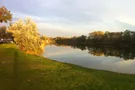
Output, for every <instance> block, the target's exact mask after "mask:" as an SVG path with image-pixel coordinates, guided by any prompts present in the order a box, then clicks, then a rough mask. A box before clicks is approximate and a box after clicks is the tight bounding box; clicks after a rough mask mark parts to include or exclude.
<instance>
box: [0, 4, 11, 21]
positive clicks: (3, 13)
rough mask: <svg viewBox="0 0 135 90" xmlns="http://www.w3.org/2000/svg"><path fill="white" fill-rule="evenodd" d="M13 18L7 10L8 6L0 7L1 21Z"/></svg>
mask: <svg viewBox="0 0 135 90" xmlns="http://www.w3.org/2000/svg"><path fill="white" fill-rule="evenodd" d="M11 20H12V14H11V13H10V11H8V10H7V8H6V7H4V6H2V7H0V22H1V23H2V22H7V21H11Z"/></svg>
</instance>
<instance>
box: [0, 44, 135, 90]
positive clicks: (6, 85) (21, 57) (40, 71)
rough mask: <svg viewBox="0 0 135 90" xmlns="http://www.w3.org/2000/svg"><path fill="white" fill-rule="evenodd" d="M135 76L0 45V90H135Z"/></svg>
mask: <svg viewBox="0 0 135 90" xmlns="http://www.w3.org/2000/svg"><path fill="white" fill-rule="evenodd" d="M134 88H135V75H126V74H119V73H113V72H108V71H100V70H92V69H87V68H83V67H79V66H76V65H71V64H66V63H60V62H56V61H53V60H50V59H47V58H43V57H39V56H34V55H28V54H24V53H22V52H20V51H19V50H18V49H16V46H15V45H14V44H7V45H0V90H134Z"/></svg>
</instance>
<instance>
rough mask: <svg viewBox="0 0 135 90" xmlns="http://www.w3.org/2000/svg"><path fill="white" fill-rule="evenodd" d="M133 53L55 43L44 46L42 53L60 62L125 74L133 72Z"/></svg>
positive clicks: (134, 64)
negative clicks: (56, 44) (80, 47)
mask: <svg viewBox="0 0 135 90" xmlns="http://www.w3.org/2000/svg"><path fill="white" fill-rule="evenodd" d="M107 50H108V51H107ZM131 50H132V49H131ZM134 55H135V54H134V52H132V51H131V52H130V50H123V49H122V50H119V51H118V50H117V49H101V48H94V49H93V48H86V49H79V48H72V47H70V46H55V45H48V46H46V47H45V53H44V54H43V56H44V57H47V58H50V59H53V60H56V61H60V62H66V63H71V64H75V65H79V66H82V67H87V68H93V69H99V70H108V71H113V72H119V73H127V74H135V59H134ZM125 58H126V59H125Z"/></svg>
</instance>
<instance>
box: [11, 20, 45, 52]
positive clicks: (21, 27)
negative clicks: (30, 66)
mask: <svg viewBox="0 0 135 90" xmlns="http://www.w3.org/2000/svg"><path fill="white" fill-rule="evenodd" d="M8 32H11V33H12V34H13V37H14V41H15V43H16V44H17V45H18V47H19V48H20V49H21V50H23V51H25V52H27V53H30V54H41V53H42V51H43V48H44V45H43V43H42V40H41V39H40V35H39V33H38V30H37V26H36V23H34V22H33V21H32V20H31V19H30V18H26V20H25V21H23V20H21V19H20V20H19V21H17V22H15V23H14V24H12V25H11V26H10V27H9V28H8Z"/></svg>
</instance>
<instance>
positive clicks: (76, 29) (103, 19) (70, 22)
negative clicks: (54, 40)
mask: <svg viewBox="0 0 135 90" xmlns="http://www.w3.org/2000/svg"><path fill="white" fill-rule="evenodd" d="M134 4H135V0H0V5H4V6H6V7H7V8H8V9H9V10H11V11H12V13H13V17H14V20H16V19H18V18H25V17H26V16H29V17H31V18H32V19H33V20H34V21H36V22H37V24H38V29H39V32H40V33H41V34H43V35H46V36H75V35H82V34H84V35H87V34H88V33H89V32H92V31H95V30H102V31H124V30H125V29H130V30H135V11H134V9H135V5H134Z"/></svg>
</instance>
